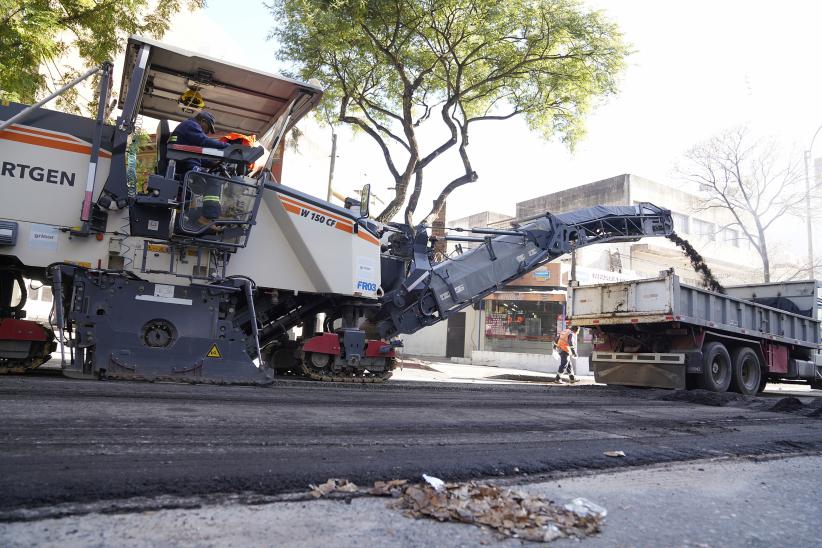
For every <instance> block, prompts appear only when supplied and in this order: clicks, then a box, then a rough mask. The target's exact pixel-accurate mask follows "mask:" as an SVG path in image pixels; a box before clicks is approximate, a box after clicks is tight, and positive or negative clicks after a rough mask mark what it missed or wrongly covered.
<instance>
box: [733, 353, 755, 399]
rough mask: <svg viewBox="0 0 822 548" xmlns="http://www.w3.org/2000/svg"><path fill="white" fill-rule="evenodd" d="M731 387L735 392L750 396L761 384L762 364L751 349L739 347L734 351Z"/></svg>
mask: <svg viewBox="0 0 822 548" xmlns="http://www.w3.org/2000/svg"><path fill="white" fill-rule="evenodd" d="M732 359H733V375H732V379H731V386H732V387H733V390H734V391H735V392H739V393H740V394H745V395H748V396H752V395H754V394H756V393H757V392H758V391H759V385H760V384H761V382H762V364H761V363H759V356H757V355H756V352H754V351H753V349H751V348H749V347H747V346H740V347H737V348H736V349H734V351H733V355H732Z"/></svg>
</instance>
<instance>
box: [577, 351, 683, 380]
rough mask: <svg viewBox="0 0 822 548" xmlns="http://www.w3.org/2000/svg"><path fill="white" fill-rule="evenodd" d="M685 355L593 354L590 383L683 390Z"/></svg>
mask: <svg viewBox="0 0 822 548" xmlns="http://www.w3.org/2000/svg"><path fill="white" fill-rule="evenodd" d="M687 361H688V360H687V356H686V354H680V353H666V354H659V353H633V352H594V353H593V354H592V355H591V365H592V367H593V370H594V379H595V380H596V382H598V383H602V384H619V385H626V386H649V387H655V388H678V389H684V388H685V386H686V376H687V373H688V372H689V371H688V368H687V366H686V362H687Z"/></svg>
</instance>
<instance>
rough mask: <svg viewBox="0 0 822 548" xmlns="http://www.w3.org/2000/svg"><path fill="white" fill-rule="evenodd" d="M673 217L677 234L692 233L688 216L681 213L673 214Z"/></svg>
mask: <svg viewBox="0 0 822 548" xmlns="http://www.w3.org/2000/svg"><path fill="white" fill-rule="evenodd" d="M671 217H673V219H674V231H675V232H676V233H677V234H690V233H691V227H690V226H689V223H688V216H687V215H682V214H681V213H671Z"/></svg>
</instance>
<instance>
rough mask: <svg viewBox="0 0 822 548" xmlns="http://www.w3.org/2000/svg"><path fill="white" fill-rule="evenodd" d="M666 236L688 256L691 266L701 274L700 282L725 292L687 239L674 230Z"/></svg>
mask: <svg viewBox="0 0 822 548" xmlns="http://www.w3.org/2000/svg"><path fill="white" fill-rule="evenodd" d="M667 238H668V239H669V240H671V241H672V242H673V243H675V244H676V245H677V246H679V248H680V249H682V251H683V253H685V255H686V256H687V257H688V260H690V261H691V266H693V267H694V270H695V271H696V272H697V273H698V274H699V275H700V276H702V282H703V283H704V284H705V287H706V288H708V289H709V290H711V291H716V292H717V293H725V288H724V287H722V284H720V283H719V282H718V281H717V280H716V278H714V275H713V272H711V269H710V268H708V265H707V264H705V259H703V258H702V255H700V254H699V252H698V251H697V250H696V249H694V247H693V246H692V245H691V243H690V242H689V241H688V240H686V239H684V238H680V237H679V236H678V235H677V233H676V232H672V233H671V234H670V236H668V237H667Z"/></svg>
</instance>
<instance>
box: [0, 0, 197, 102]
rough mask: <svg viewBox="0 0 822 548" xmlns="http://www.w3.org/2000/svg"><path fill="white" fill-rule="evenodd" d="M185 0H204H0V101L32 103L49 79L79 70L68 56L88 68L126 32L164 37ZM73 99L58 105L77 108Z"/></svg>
mask: <svg viewBox="0 0 822 548" xmlns="http://www.w3.org/2000/svg"><path fill="white" fill-rule="evenodd" d="M183 3H185V5H186V6H187V7H188V9H195V8H199V7H203V5H204V4H205V0H186V1H185V2H182V1H181V0H161V1H159V2H155V1H153V0H0V100H4V101H19V102H23V103H33V102H35V101H36V100H37V98H38V96H39V95H40V94H41V93H42V92H43V91H44V90H46V89H47V88H48V87H49V80H51V81H52V82H53V84H54V85H55V87H59V86H60V85H62V84H64V83H66V82H68V81H69V80H71V79H72V78H74V77H75V76H77V75H78V74H79V71H77V70H76V69H71V68H69V67H67V66H66V64H65V63H64V62H63V61H64V60H65V58H66V56H69V55H75V54H76V55H77V56H78V57H79V59H80V60H81V62H82V63H83V64H84V65H86V66H87V67H92V66H94V65H99V64H100V63H102V62H103V61H105V60H108V59H113V58H114V56H115V55H116V54H117V53H119V52H120V51H121V50H122V48H123V46H124V44H125V40H126V38H127V37H128V35H129V34H147V35H151V36H155V37H160V36H162V35H163V34H164V33H165V31H166V30H168V26H169V20H170V18H171V16H172V15H174V14H175V13H177V12H178V11H179V10H180V9H181V4H183ZM47 75H48V77H47ZM75 99H76V94H72V95H69V96H68V100H64V101H63V103H61V104H59V105H58V106H61V107H63V108H66V109H67V110H74V111H76V110H79V107H78V105H77V104H76V101H75Z"/></svg>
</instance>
